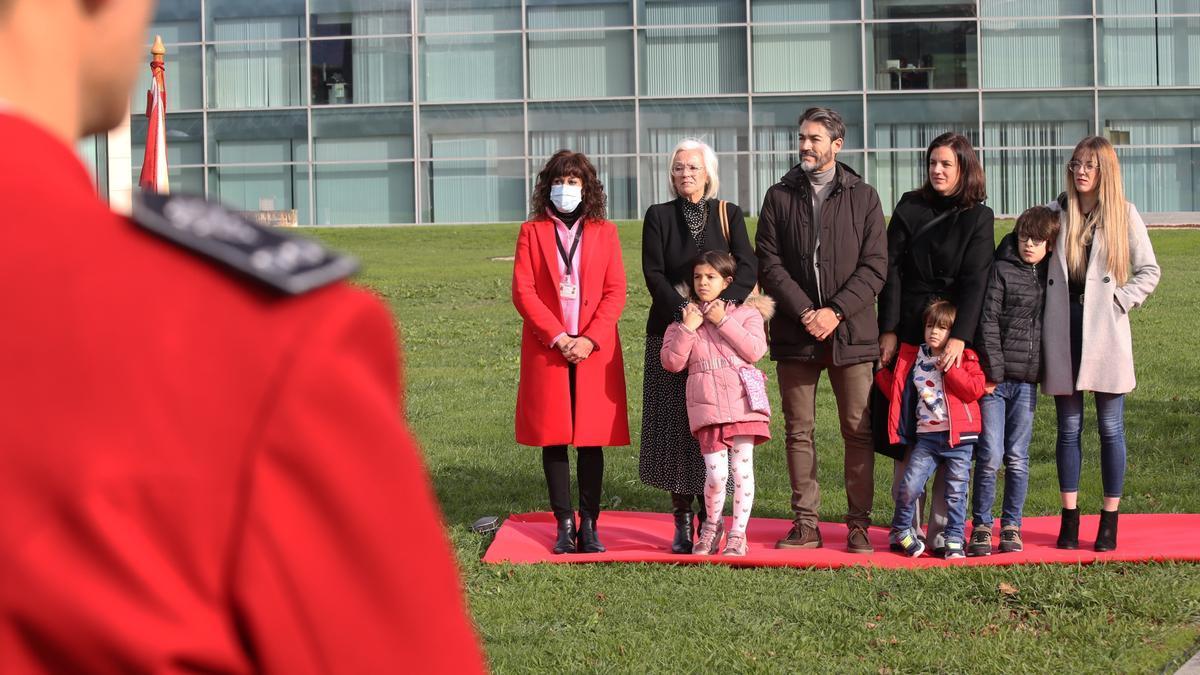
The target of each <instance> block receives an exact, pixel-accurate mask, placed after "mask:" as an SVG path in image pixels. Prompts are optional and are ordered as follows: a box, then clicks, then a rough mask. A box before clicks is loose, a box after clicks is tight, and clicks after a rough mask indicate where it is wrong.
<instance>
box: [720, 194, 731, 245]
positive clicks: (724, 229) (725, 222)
mask: <svg viewBox="0 0 1200 675" xmlns="http://www.w3.org/2000/svg"><path fill="white" fill-rule="evenodd" d="M728 203H729V202H727V201H725V200H724V199H722V200H721V201H720V204H719V206H720V209H721V233H722V234H724V235H725V243H726V244H729V243H730V242H729V214H728V213H727V212H726V211H725V205H726V204H728Z"/></svg>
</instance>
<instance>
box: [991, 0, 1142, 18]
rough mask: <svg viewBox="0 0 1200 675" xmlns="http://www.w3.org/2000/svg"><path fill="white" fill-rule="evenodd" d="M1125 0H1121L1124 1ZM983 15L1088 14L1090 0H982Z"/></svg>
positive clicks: (1089, 13)
mask: <svg viewBox="0 0 1200 675" xmlns="http://www.w3.org/2000/svg"><path fill="white" fill-rule="evenodd" d="M1124 1H1125V0H1122V2H1124ZM979 7H980V10H981V13H982V15H983V16H985V17H986V16H1090V15H1091V13H1092V0H1003V2H995V0H984V2H981V3H979Z"/></svg>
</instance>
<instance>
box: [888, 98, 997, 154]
mask: <svg viewBox="0 0 1200 675" xmlns="http://www.w3.org/2000/svg"><path fill="white" fill-rule="evenodd" d="M867 119H869V120H870V121H871V124H870V131H869V133H868V138H870V140H871V146H872V147H875V148H914V149H921V150H924V149H925V148H927V147H928V146H929V143H930V142H931V141H933V139H935V138H937V137H938V136H941V135H942V134H943V133H945V132H947V131H956V132H958V133H960V134H962V135H964V136H966V137H967V138H968V139H970V141H971V143H972V144H974V145H978V144H979V131H978V129H979V104H978V99H977V98H976V96H975V94H952V95H942V96H929V95H924V96H921V95H914V96H908V95H905V96H900V95H891V96H888V95H876V96H871V97H868V99H867Z"/></svg>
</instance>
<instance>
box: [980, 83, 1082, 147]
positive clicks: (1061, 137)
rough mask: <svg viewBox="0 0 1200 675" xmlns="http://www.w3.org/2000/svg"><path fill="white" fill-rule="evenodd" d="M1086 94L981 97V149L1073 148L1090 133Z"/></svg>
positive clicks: (985, 95) (994, 95)
mask: <svg viewBox="0 0 1200 675" xmlns="http://www.w3.org/2000/svg"><path fill="white" fill-rule="evenodd" d="M1092 118H1093V112H1092V95H1091V93H1089V92H1078V93H1058V94H1056V93H1043V94H1039V95H1037V96H1029V95H1026V94H1003V93H995V94H993V93H989V92H985V93H984V95H983V145H984V147H987V148H1000V147H1005V146H1008V147H1035V148H1039V147H1046V146H1074V145H1075V144H1076V143H1078V142H1079V139H1081V138H1083V137H1084V136H1087V135H1089V134H1091V133H1092V129H1093V124H1092Z"/></svg>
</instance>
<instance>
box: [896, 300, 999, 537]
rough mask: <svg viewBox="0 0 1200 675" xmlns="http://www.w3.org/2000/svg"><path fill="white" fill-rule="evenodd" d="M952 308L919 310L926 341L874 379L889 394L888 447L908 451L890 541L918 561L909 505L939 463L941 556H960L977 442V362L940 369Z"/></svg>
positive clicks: (967, 356)
mask: <svg viewBox="0 0 1200 675" xmlns="http://www.w3.org/2000/svg"><path fill="white" fill-rule="evenodd" d="M955 314H956V312H955V309H954V305H952V304H950V303H949V302H947V301H945V300H935V301H934V302H932V303H930V305H929V307H928V308H927V309H926V310H925V343H924V344H922V345H921V346H920V347H917V346H915V345H910V344H904V345H901V346H900V352H899V354H897V355H896V365H895V366H894V369H893V370H887V369H884V370H880V371H879V372H878V373H876V375H875V379H876V382H877V383H878V384H879V388H880V390H882V391H883V392H884V393H885V394H886V395H887V397H888V399H889V401H890V404H889V406H888V437H889V438H890V440H891V442H892V443H903V444H905V445H907V446H908V447H909V460H908V469H907V470H905V472H904V478H903V479H902V481H901V483H900V489H899V490H898V492H897V497H896V513H895V515H894V516H893V518H892V533H891V540H892V542H893V543H897V544H899V545H900V547H901V548H903V549H904V552H905V553H906V554H908V555H910V556H912V557H914V558H915V557H917V556H919V555H921V553H922V552H924V551H925V543H924V542H923V541H921V539H920V538H919V537H918V536H917V532H916V531H915V530H914V529H913V527H912V522H913V508H914V507H915V504H916V502H917V499H918V498H920V496H921V494H922V493H923V492H924V491H925V483H926V481H928V480H929V477H930V476H931V475H933V472H934V470H935V469H937V465H938V464H940V463H942V462H945V464H946V507H947V508H946V511H947V522H946V529H945V530H944V531H943V534H944V536H945V539H946V558H963V557H966V554H965V552H964V549H963V541H964V532H963V530H964V523H965V521H966V515H967V483H968V482H969V481H970V478H971V458H972V456H973V455H974V452H975V441H976V440H978V439H979V432H980V430H981V428H982V427H981V425H980V413H979V399H980V398H981V397H982V396H983V391H984V386H985V384H986V378H985V377H984V375H983V369H981V368H980V367H979V357H978V356H977V355H976V354H975V352H973V351H971V350H970V349H966V350H964V351H963V354H962V364H961V365H956V364H951V366H950V367H949V368H947V369H946V370H945V372H943V371H942V370H941V368H939V367H938V359H939V357H940V356H941V354H942V349H943V348H945V346H946V341H947V339H948V338H949V337H950V328H951V327H952V326H953V325H954V317H955Z"/></svg>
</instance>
